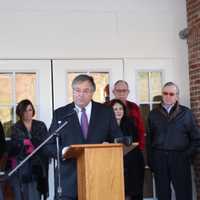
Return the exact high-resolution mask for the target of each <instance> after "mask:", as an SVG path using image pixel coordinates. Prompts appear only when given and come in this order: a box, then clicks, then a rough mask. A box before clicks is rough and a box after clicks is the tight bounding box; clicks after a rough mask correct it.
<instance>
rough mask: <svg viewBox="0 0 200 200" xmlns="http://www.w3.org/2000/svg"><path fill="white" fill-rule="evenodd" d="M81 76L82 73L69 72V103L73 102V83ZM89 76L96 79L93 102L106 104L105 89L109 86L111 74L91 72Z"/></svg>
mask: <svg viewBox="0 0 200 200" xmlns="http://www.w3.org/2000/svg"><path fill="white" fill-rule="evenodd" d="M79 74H81V72H69V73H68V74H67V80H68V83H67V86H68V94H67V96H68V101H69V102H72V101H73V98H72V88H71V84H72V81H73V79H74V78H75V77H76V76H77V75H79ZM89 75H90V76H92V77H93V78H94V81H95V83H96V92H95V93H94V96H93V100H95V101H97V102H101V103H103V102H105V92H104V89H105V88H106V86H108V83H109V73H108V72H90V73H89Z"/></svg>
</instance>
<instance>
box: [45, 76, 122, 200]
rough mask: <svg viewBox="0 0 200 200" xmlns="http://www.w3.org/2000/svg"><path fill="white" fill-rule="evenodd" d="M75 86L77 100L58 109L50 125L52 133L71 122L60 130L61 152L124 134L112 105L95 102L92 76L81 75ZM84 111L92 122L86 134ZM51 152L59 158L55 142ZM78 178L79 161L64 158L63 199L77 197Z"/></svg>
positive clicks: (76, 79) (62, 170)
mask: <svg viewBox="0 0 200 200" xmlns="http://www.w3.org/2000/svg"><path fill="white" fill-rule="evenodd" d="M72 89H73V103H70V104H68V105H66V106H64V107H61V108H58V109H57V110H55V112H54V115H53V120H52V124H51V127H50V133H52V132H53V131H55V130H56V129H57V128H58V127H59V125H60V124H62V123H64V122H65V121H66V120H67V121H68V124H67V125H66V126H65V127H64V128H63V129H61V131H60V144H61V145H60V149H61V151H64V150H65V147H68V146H69V145H71V144H92V143H103V142H113V140H114V138H117V137H121V136H122V133H121V131H120V130H119V128H118V126H117V123H116V119H115V116H114V113H113V110H112V108H110V107H108V106H106V105H103V104H100V103H97V102H94V101H92V97H93V94H94V92H95V89H96V86H95V83H94V80H93V78H92V77H90V76H88V75H85V74H82V75H79V76H77V77H76V78H75V79H74V80H73V82H72ZM74 110H76V112H75V111H74ZM83 112H85V114H86V118H87V123H88V127H86V129H87V130H86V133H85V130H83V128H82V123H83ZM84 120H85V118H84ZM84 123H85V121H84ZM86 126H87V125H86ZM47 151H48V154H49V155H51V156H52V157H56V147H55V141H54V142H52V143H51V144H49V145H48V147H47ZM60 154H62V152H60ZM105 164H106V163H102V168H104V167H105ZM76 179H77V176H76V160H75V159H68V160H63V159H61V186H62V197H61V199H63V200H64V199H65V200H76V199H77V180H76Z"/></svg>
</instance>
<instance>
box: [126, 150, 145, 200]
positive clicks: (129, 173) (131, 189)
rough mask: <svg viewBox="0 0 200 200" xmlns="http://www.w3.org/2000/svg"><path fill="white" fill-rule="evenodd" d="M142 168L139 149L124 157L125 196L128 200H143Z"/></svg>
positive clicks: (142, 158) (142, 162)
mask: <svg viewBox="0 0 200 200" xmlns="http://www.w3.org/2000/svg"><path fill="white" fill-rule="evenodd" d="M144 167H145V164H144V156H143V153H142V152H141V151H140V150H139V148H136V149H134V150H133V151H131V152H130V153H128V154H127V155H126V156H125V158H124V172H125V195H126V197H128V198H129V199H130V200H143V185H144Z"/></svg>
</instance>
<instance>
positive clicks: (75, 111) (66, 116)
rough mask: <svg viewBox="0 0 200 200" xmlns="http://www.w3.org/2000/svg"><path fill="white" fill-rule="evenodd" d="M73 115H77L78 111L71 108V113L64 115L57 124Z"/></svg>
mask: <svg viewBox="0 0 200 200" xmlns="http://www.w3.org/2000/svg"><path fill="white" fill-rule="evenodd" d="M75 113H77V114H78V113H79V110H78V108H76V107H75V108H73V111H72V112H70V113H68V114H66V115H64V116H63V117H62V118H61V120H58V124H59V125H60V124H61V123H62V120H64V119H66V118H68V117H71V116H72V115H74V114H75Z"/></svg>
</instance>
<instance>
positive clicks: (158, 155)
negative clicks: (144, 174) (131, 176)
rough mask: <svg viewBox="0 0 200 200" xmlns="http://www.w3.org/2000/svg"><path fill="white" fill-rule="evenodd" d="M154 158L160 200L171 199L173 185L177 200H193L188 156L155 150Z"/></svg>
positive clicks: (181, 153)
mask: <svg viewBox="0 0 200 200" xmlns="http://www.w3.org/2000/svg"><path fill="white" fill-rule="evenodd" d="M152 156H153V157H152V158H153V172H154V176H155V184H156V192H157V197H158V200H170V199H171V187H170V184H171V183H172V185H173V187H174V191H175V195H176V200H192V180H191V167H190V161H189V158H188V156H187V154H186V153H185V152H177V151H159V150H154V151H153V155H152Z"/></svg>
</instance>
